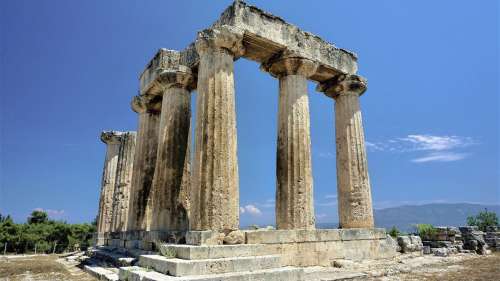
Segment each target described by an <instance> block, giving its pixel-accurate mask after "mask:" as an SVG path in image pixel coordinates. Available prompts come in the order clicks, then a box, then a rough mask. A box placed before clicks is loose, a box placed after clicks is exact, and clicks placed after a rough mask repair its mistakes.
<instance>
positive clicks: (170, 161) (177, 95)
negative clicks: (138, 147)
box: [144, 50, 195, 231]
mask: <svg viewBox="0 0 500 281" xmlns="http://www.w3.org/2000/svg"><path fill="white" fill-rule="evenodd" d="M160 54H162V56H163V60H164V61H168V63H164V64H163V65H162V66H161V67H162V68H158V69H157V70H156V71H153V73H156V75H155V76H154V79H155V80H151V79H150V80H149V83H150V84H154V86H150V87H148V86H147V85H144V86H145V87H146V88H147V89H149V91H147V92H145V94H147V95H149V94H153V93H152V91H159V92H158V93H160V94H161V95H162V96H163V103H162V111H161V116H160V126H159V141H158V152H157V160H156V168H155V173H154V180H153V190H152V192H151V194H152V196H151V198H152V204H151V206H152V207H151V211H152V215H151V221H150V226H149V230H151V231H171V230H187V227H188V205H189V190H188V187H189V185H188V183H189V181H187V179H186V177H188V176H189V173H187V172H188V171H187V168H186V167H189V164H188V163H186V162H189V144H190V143H189V132H190V119H191V94H190V92H191V90H192V89H193V88H194V87H195V86H194V85H195V83H194V81H195V80H194V79H193V75H192V74H191V70H190V69H189V68H188V67H186V66H183V65H180V64H179V58H180V56H179V52H177V51H171V50H160V52H159V54H158V55H157V57H158V56H159V55H160ZM154 61H155V59H153V61H152V62H151V64H154ZM148 69H150V68H148Z"/></svg>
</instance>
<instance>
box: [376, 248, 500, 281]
mask: <svg viewBox="0 0 500 281" xmlns="http://www.w3.org/2000/svg"><path fill="white" fill-rule="evenodd" d="M426 258H427V256H426ZM374 280H384V281H396V280H398V281H399V280H401V281H410V280H411V281H416V280H419V281H420V280H426V281H461V280H463V281H473V280H478V281H500V252H494V253H493V254H491V255H487V256H478V255H456V256H451V257H447V258H438V260H436V262H435V263H433V264H427V265H425V266H420V267H417V268H414V269H412V270H411V272H408V273H402V274H397V275H394V276H388V277H382V278H376V279H374Z"/></svg>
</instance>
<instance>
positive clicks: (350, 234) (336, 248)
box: [186, 228, 397, 266]
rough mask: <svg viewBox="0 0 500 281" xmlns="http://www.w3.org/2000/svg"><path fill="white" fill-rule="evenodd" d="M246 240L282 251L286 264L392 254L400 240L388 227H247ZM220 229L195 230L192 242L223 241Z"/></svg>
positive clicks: (189, 235) (267, 249) (325, 262)
mask: <svg viewBox="0 0 500 281" xmlns="http://www.w3.org/2000/svg"><path fill="white" fill-rule="evenodd" d="M242 232H243V233H244V235H245V243H246V244H261V245H263V246H264V247H262V253H261V254H262V255H273V254H279V255H281V260H282V265H283V266H332V265H333V262H334V261H336V260H342V259H346V260H364V259H382V258H392V257H394V256H395V255H396V254H397V252H396V248H397V243H396V242H395V241H394V240H393V239H392V238H391V237H390V236H388V235H387V234H386V232H385V229H381V228H376V229H317V230H247V231H242ZM218 241H221V237H220V234H219V233H214V232H211V231H191V232H188V233H187V235H186V242H187V243H188V244H191V245H213V244H217V243H219V242H218Z"/></svg>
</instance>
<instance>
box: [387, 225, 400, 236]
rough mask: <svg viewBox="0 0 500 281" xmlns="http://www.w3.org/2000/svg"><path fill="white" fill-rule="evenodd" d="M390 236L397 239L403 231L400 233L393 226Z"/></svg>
mask: <svg viewBox="0 0 500 281" xmlns="http://www.w3.org/2000/svg"><path fill="white" fill-rule="evenodd" d="M389 235H390V236H392V237H394V238H396V237H398V236H399V235H401V231H399V229H398V228H397V227H395V226H393V227H392V228H391V229H390V230H389Z"/></svg>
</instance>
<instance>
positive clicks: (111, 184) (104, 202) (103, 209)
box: [97, 131, 123, 234]
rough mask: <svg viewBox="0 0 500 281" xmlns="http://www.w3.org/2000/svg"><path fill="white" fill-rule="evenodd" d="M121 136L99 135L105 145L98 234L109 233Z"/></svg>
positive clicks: (116, 133)
mask: <svg viewBox="0 0 500 281" xmlns="http://www.w3.org/2000/svg"><path fill="white" fill-rule="evenodd" d="M122 134H123V133H122V132H117V131H104V132H102V133H101V141H102V142H103V143H105V144H106V158H105V160H104V169H103V173H102V184H101V195H100V200H99V214H98V216H97V233H98V234H103V233H108V232H110V231H111V220H112V214H113V194H114V190H115V181H116V171H117V164H118V155H119V151H120V140H121V136H122Z"/></svg>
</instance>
